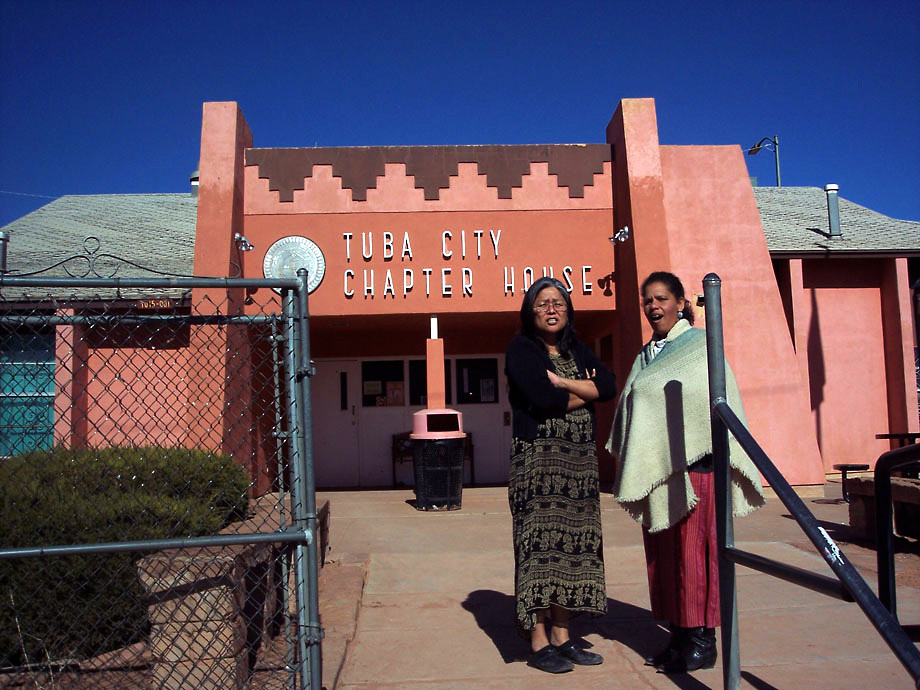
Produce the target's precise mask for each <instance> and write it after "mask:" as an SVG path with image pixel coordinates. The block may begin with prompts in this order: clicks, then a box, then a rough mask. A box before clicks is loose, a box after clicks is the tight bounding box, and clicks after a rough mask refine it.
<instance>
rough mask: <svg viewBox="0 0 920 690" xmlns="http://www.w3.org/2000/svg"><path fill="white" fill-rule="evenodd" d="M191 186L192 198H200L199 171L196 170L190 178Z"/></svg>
mask: <svg viewBox="0 0 920 690" xmlns="http://www.w3.org/2000/svg"><path fill="white" fill-rule="evenodd" d="M188 181H189V184H190V185H191V186H192V189H191V194H192V196H198V171H197V170H195V171H194V172H193V173H192V175H191V177H189V178H188Z"/></svg>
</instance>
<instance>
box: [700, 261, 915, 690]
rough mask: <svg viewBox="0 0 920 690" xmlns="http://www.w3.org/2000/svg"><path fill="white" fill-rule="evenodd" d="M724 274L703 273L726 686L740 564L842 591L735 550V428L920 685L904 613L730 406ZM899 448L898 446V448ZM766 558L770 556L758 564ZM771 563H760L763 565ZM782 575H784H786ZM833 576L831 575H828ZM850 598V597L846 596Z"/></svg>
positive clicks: (733, 675) (733, 674) (736, 676)
mask: <svg viewBox="0 0 920 690" xmlns="http://www.w3.org/2000/svg"><path fill="white" fill-rule="evenodd" d="M721 288H722V280H721V278H719V276H718V275H716V274H715V273H709V274H707V275H706V277H705V278H704V279H703V299H704V300H705V304H706V350H707V355H706V356H707V363H708V367H709V402H710V410H711V415H710V420H711V424H712V447H713V463H714V472H715V476H714V479H715V489H716V523H717V524H716V527H717V530H716V531H717V538H718V541H719V595H720V597H721V613H722V626H723V631H722V658H723V661H722V679H723V684H724V687H725V688H731V689H732V690H735V689H736V688H740V687H741V670H740V657H739V652H738V647H739V645H738V611H737V601H736V592H737V589H736V583H735V570H734V564H735V562H739V563H742V564H743V565H746V566H749V567H754V568H756V569H758V570H761V571H762V572H765V573H767V574H769V575H774V576H781V577H783V579H786V580H788V581H790V582H794V583H795V584H799V585H803V586H809V587H811V588H812V589H815V590H816V591H819V592H822V593H824V594H830V595H832V596H836V595H837V592H835V591H829V590H830V588H827V589H825V588H824V585H823V584H819V586H817V587H814V586H812V585H813V584H815V583H820V582H821V580H819V579H815V578H821V577H822V576H820V575H818V574H816V573H813V574H811V576H809V577H806V578H803V577H802V576H801V572H802V571H801V570H800V569H799V568H793V567H791V566H789V565H786V564H783V563H779V562H776V561H770V560H769V559H760V558H759V557H758V558H757V559H749V558H747V556H748V554H746V553H745V552H742V551H739V550H737V549H735V548H734V527H733V524H732V506H731V492H730V491H729V486H730V481H731V479H730V468H729V463H728V434H729V432H731V434H732V435H733V436H734V437H735V438H736V439H737V441H738V443H739V444H740V445H741V447H742V448H743V449H744V450H745V452H746V453H747V454H748V456H749V457H750V458H751V460H752V461H753V462H754V465H755V466H756V467H757V469H758V470H759V471H760V473H761V474H762V475H763V476H764V478H765V479H766V480H767V482H768V483H769V484H770V486H771V488H772V489H773V490H774V491H775V492H776V495H777V496H778V497H779V499H780V500H781V501H782V502H783V505H785V506H786V508H787V509H788V510H789V512H790V513H791V514H792V517H793V518H794V519H795V521H796V522H797V523H798V524H799V526H800V527H801V528H802V530H803V531H804V532H805V534H806V536H808V538H809V540H811V542H812V543H813V544H814V545H815V547H816V548H817V549H818V552H819V553H820V554H821V556H822V557H823V558H824V560H825V562H826V563H827V564H828V565H829V566H830V568H831V570H832V571H833V572H834V574H835V575H836V577H837V579H838V580H839V582H840V584H841V586H842V587H843V588H844V589H845V590H846V592H848V593H849V594H850V595H851V596H852V598H853V599H854V600H855V601H856V603H857V604H858V605H859V607H860V608H861V609H862V611H863V613H865V615H866V617H867V618H868V619H869V621H870V622H871V623H872V624H873V625H874V626H875V628H876V630H877V631H878V632H879V634H880V635H881V636H882V638H883V639H884V640H885V642H886V643H887V644H888V646H889V647H890V648H891V650H892V651H893V652H894V653H895V656H897V658H898V660H899V661H900V662H901V664H903V666H904V667H905V668H906V669H907V671H908V672H909V673H910V674H911V677H912V678H913V679H914V682H915V684H916V685H917V687H920V651H917V648H916V647H915V646H914V644H913V642H911V640H910V638H909V637H908V636H907V635H906V634H905V632H904V630H903V629H902V628H901V626H900V624H899V623H898V621H897V619H896V618H895V617H894V616H893V615H892V613H891V612H890V611H888V609H886V608H885V607H884V606H883V605H882V602H881V601H880V600H879V598H878V597H877V596H875V594H874V593H873V592H872V589H871V588H870V587H869V585H868V584H866V581H865V580H864V579H863V578H862V576H861V575H860V574H859V572H858V571H857V570H856V568H854V567H853V565H852V564H851V563H850V562H849V560H847V557H846V556H845V555H844V554H843V553H842V552H841V551H840V549H839V547H838V546H837V544H836V543H835V542H834V540H833V539H831V538H830V536H829V535H828V534H827V532H826V531H825V530H824V528H822V527H821V526H820V525H819V524H818V521H817V520H816V519H815V516H814V515H812V513H811V511H809V510H808V508H807V507H806V506H805V504H804V503H803V502H802V499H801V498H799V496H798V494H796V493H795V491H794V490H793V489H792V487H791V486H790V485H789V482H787V481H786V479H785V477H783V475H782V473H781V472H780V471H779V470H778V469H777V468H776V465H774V464H773V462H772V461H771V460H770V458H769V457H768V456H767V454H766V453H765V452H764V451H763V449H762V448H761V447H760V446H759V445H758V444H757V441H755V440H754V437H753V436H752V435H751V434H750V432H749V431H748V430H747V428H746V427H745V426H744V424H742V423H741V420H739V419H738V417H737V416H736V415H735V413H734V412H733V411H732V409H731V408H730V407H729V405H728V401H727V397H726V392H725V346H724V342H723V337H722V296H721ZM893 452H894V451H893ZM758 561H762V562H758ZM761 565H762V566H765V567H758V566H761ZM780 573H782V575H780ZM828 579H829V578H828ZM841 598H844V597H841Z"/></svg>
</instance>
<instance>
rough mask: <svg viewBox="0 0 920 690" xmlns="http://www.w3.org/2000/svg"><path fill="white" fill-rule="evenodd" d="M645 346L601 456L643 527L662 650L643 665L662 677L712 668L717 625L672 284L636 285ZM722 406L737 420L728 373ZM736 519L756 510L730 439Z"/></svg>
mask: <svg viewBox="0 0 920 690" xmlns="http://www.w3.org/2000/svg"><path fill="white" fill-rule="evenodd" d="M642 306H643V311H644V312H645V318H646V319H648V322H649V324H651V326H652V339H651V341H649V343H648V344H646V345H645V347H643V348H642V350H641V352H639V355H638V356H637V357H636V360H635V362H634V363H633V367H632V370H631V371H630V373H629V377H628V378H627V379H626V385H625V386H624V387H623V393H622V395H621V396H620V400H619V402H618V404H617V411H616V416H615V418H614V422H613V429H612V430H611V434H610V440H609V441H608V444H607V449H608V450H609V451H610V452H611V453H613V454H614V456H616V457H617V460H618V462H617V476H616V482H615V484H614V494H615V495H616V500H617V501H618V502H619V503H620V504H621V505H622V506H623V507H624V508H625V509H626V511H627V512H628V513H629V514H630V515H631V516H632V517H633V518H634V519H635V520H637V521H638V522H639V523H640V524H641V525H642V536H643V541H644V543H645V558H646V563H647V565H648V579H649V596H650V599H651V604H652V617H653V618H654V619H655V620H663V621H667V626H668V628H669V630H670V632H671V639H670V642H669V643H668V646H667V647H666V648H665V649H664V650H662V651H661V652H660V653H658V654H656V655H655V656H652V657H649V658H647V659H646V663H647V664H649V665H653V666H655V667H656V668H658V669H659V671H662V672H664V673H684V672H687V671H695V670H697V669H700V668H712V667H713V666H714V665H715V662H716V656H717V652H716V639H715V628H716V627H718V625H719V624H720V620H719V579H718V550H717V545H716V523H715V495H714V488H713V474H712V439H711V432H710V419H709V382H708V369H707V365H706V337H705V333H704V331H701V330H698V329H695V328H693V326H692V324H693V310H692V307H691V305H690V303H689V302H688V301H687V300H686V298H685V296H684V287H683V285H682V284H681V282H680V280H679V279H678V278H677V276H675V275H673V274H672V273H666V272H664V271H658V272H655V273H652V274H651V275H650V276H649V277H648V278H646V279H645V282H643V283H642ZM726 389H727V395H728V403H729V405H730V406H731V407H732V410H733V411H734V412H735V413H736V414H737V415H738V417H739V418H740V419H741V420H742V421H745V418H744V410H743V409H742V407H741V398H740V394H739V392H738V386H737V383H736V382H735V378H734V375H733V374H732V372H731V369H730V368H728V367H727V366H726ZM729 465H730V467H731V490H732V505H733V507H734V514H735V515H737V516H741V515H746V514H748V513H750V512H751V511H753V510H755V509H756V508H759V507H760V506H761V505H763V502H764V498H763V489H762V488H761V482H760V476H759V474H758V473H757V470H756V469H755V467H754V465H753V463H752V462H751V460H750V459H749V458H748V457H747V455H745V453H744V451H743V450H742V449H741V447H740V446H739V445H738V443H737V442H736V441H735V439H734V437H732V436H729Z"/></svg>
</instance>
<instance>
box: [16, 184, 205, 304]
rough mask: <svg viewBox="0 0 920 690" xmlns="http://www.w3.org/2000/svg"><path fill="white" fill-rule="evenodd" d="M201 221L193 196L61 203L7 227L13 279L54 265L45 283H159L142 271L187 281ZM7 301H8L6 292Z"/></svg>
mask: <svg viewBox="0 0 920 690" xmlns="http://www.w3.org/2000/svg"><path fill="white" fill-rule="evenodd" d="M197 218H198V198H197V197H195V196H192V195H191V194H93V195H86V196H62V197H60V198H59V199H55V200H54V201H52V202H51V203H49V204H46V205H45V206H42V207H41V208H39V209H37V210H35V211H33V212H32V213H29V214H28V215H25V216H23V217H22V218H19V219H18V220H15V221H13V222H12V223H10V224H8V225H6V226H4V227H3V230H6V231H7V232H8V233H9V236H10V240H9V246H8V252H7V268H8V270H9V275H10V276H16V275H21V274H24V273H29V272H33V271H42V270H43V269H46V268H48V267H50V266H55V264H59V265H57V266H55V267H54V268H53V269H51V270H50V271H44V272H42V273H41V274H40V275H41V276H42V277H68V276H72V277H87V278H99V277H110V276H111V275H112V274H113V271H115V273H114V275H115V276H116V277H118V278H156V277H157V273H152V272H150V271H148V270H144V269H143V268H139V266H140V267H147V268H151V269H153V270H154V271H159V272H162V273H166V274H178V275H189V274H191V273H192V266H193V263H194V253H195V225H196V222H197ZM88 238H96V239H97V240H98V242H96V241H93V240H92V239H88ZM112 257H117V259H115V258H112ZM118 259H121V260H118ZM124 260H127V261H130V262H132V263H133V264H137V266H133V265H131V264H129V263H125V261H124ZM116 269H117V271H116ZM82 292H83V291H81V293H82ZM181 292H183V291H176V290H172V291H170V295H172V293H177V294H176V295H174V296H178V294H179V293H181ZM164 294H165V293H164ZM4 296H5V297H7V298H10V297H11V295H10V292H9V289H6V290H4Z"/></svg>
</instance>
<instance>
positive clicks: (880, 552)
mask: <svg viewBox="0 0 920 690" xmlns="http://www.w3.org/2000/svg"><path fill="white" fill-rule="evenodd" d="M918 467H920V444H914V445H910V446H905V447H904V448H897V449H895V450H890V451H888V452H887V453H883V454H882V455H880V456H879V459H878V460H877V461H876V463H875V477H874V484H875V548H876V559H877V563H878V598H879V600H880V601H881V602H882V604H883V605H884V606H885V608H886V609H888V610H889V611H890V612H891V615H892V616H894V618H895V620H897V618H898V609H897V597H896V596H895V583H894V529H893V526H892V520H891V517H892V516H891V514H892V508H891V473H892V472H895V471H897V470H913V469H917V468H918Z"/></svg>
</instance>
